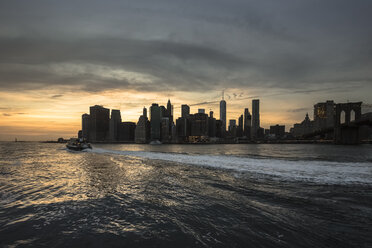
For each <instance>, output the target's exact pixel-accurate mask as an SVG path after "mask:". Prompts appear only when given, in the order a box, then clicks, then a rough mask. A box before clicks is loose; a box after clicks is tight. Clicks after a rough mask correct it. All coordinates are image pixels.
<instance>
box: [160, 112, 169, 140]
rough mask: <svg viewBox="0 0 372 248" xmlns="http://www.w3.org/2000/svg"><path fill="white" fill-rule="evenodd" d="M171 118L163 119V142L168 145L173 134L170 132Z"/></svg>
mask: <svg viewBox="0 0 372 248" xmlns="http://www.w3.org/2000/svg"><path fill="white" fill-rule="evenodd" d="M169 129H170V128H169V118H168V117H163V118H161V142H163V143H167V142H170V141H171V133H170V132H169Z"/></svg>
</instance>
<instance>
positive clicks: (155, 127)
mask: <svg viewBox="0 0 372 248" xmlns="http://www.w3.org/2000/svg"><path fill="white" fill-rule="evenodd" d="M161 118H162V110H161V108H160V107H159V105H158V104H157V103H153V104H152V105H151V107H150V126H151V134H150V136H151V140H159V141H160V139H161V136H160V133H161Z"/></svg>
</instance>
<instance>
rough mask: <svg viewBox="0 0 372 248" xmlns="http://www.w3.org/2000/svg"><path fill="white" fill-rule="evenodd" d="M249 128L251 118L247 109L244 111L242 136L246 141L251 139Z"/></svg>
mask: <svg viewBox="0 0 372 248" xmlns="http://www.w3.org/2000/svg"><path fill="white" fill-rule="evenodd" d="M251 127H252V116H251V114H250V113H249V109H248V108H245V109H244V136H246V137H247V138H248V139H250V137H251Z"/></svg>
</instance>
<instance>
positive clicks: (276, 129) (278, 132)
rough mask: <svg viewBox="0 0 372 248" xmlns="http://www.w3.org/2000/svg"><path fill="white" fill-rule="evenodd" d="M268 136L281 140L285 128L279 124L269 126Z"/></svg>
mask: <svg viewBox="0 0 372 248" xmlns="http://www.w3.org/2000/svg"><path fill="white" fill-rule="evenodd" d="M270 134H271V135H274V136H275V138H283V137H284V135H285V126H284V125H279V124H277V125H275V126H270Z"/></svg>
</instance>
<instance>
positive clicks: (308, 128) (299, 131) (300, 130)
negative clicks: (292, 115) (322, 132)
mask: <svg viewBox="0 0 372 248" xmlns="http://www.w3.org/2000/svg"><path fill="white" fill-rule="evenodd" d="M313 131H314V121H311V120H310V118H309V115H308V113H306V116H305V119H304V120H303V121H302V122H301V123H296V124H294V125H293V128H291V130H290V132H291V134H292V135H293V136H294V137H301V136H303V135H305V134H308V133H312V132H313Z"/></svg>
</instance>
